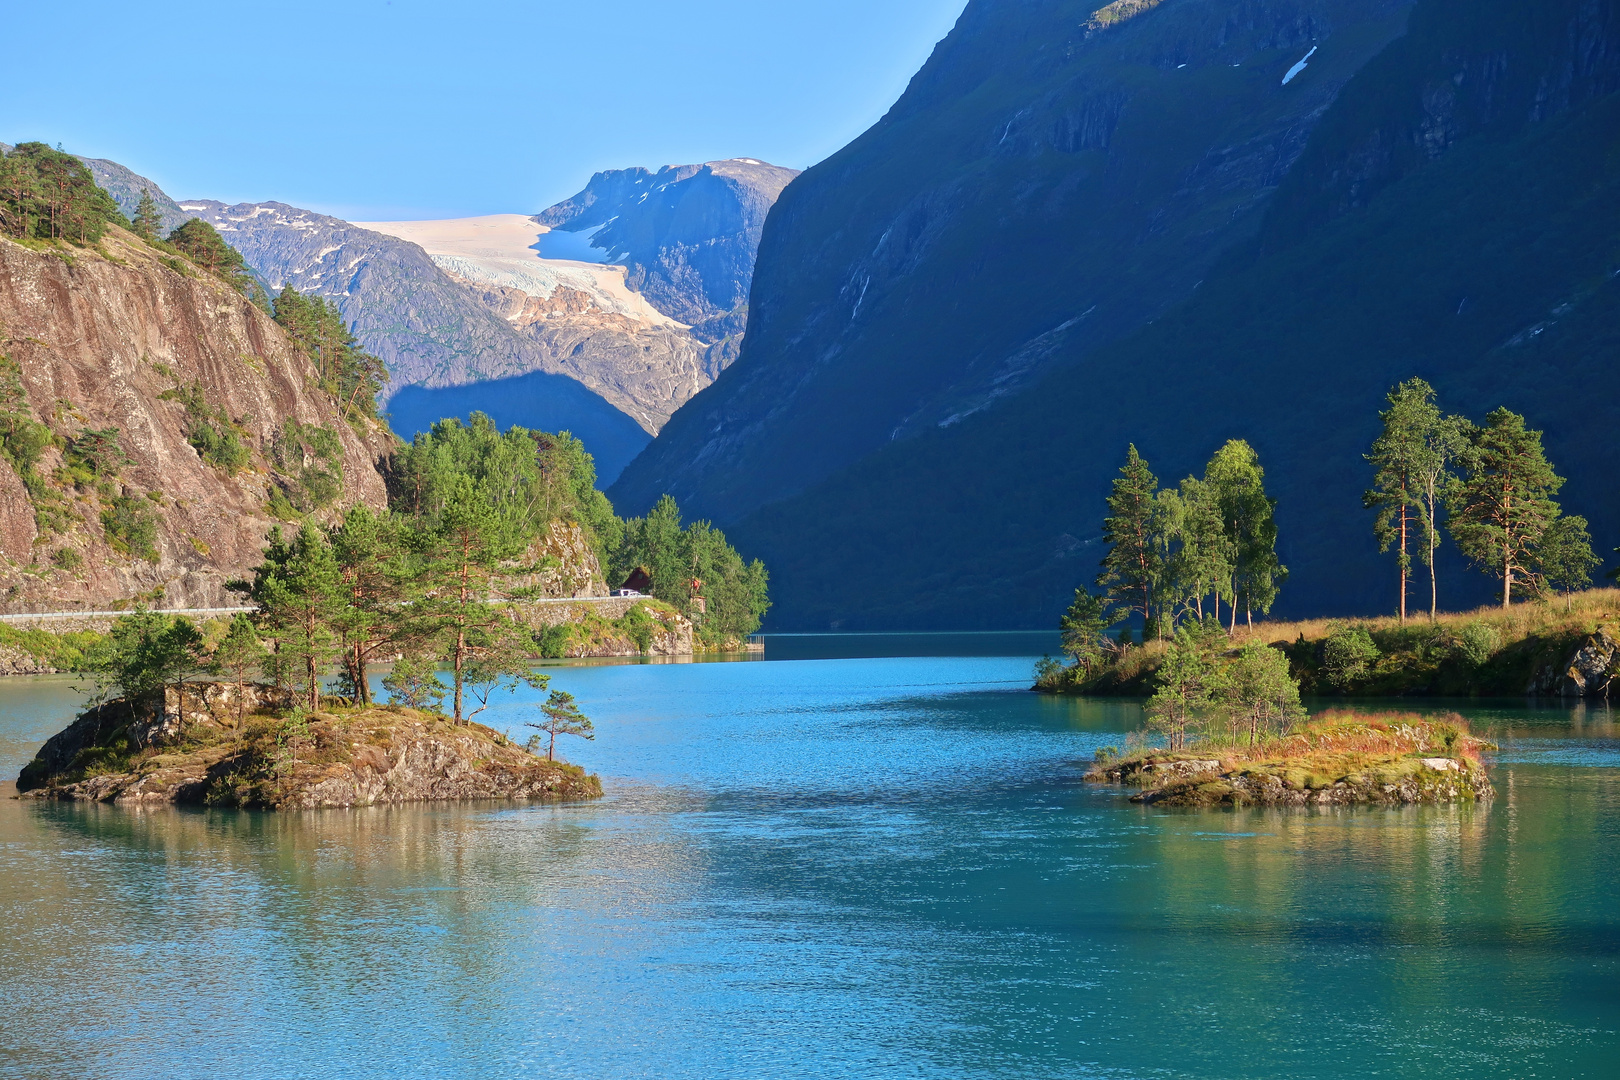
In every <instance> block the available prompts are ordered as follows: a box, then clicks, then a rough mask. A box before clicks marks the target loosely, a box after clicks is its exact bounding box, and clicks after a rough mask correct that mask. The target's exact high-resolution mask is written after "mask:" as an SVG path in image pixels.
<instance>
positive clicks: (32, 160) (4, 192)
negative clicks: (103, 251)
mask: <svg viewBox="0 0 1620 1080" xmlns="http://www.w3.org/2000/svg"><path fill="white" fill-rule="evenodd" d="M109 224H118V225H126V226H127V225H128V224H129V222H127V221H125V220H124V215H123V214H122V213H120V212H119V209H118V204H117V203H115V202H113V199H112V196H111V195H108V194H107V193H106V192H105V191H103V190H101V188H99V187H97V186H96V182H95V180H94V179H93V178H92V177H91V175H90V170H89V169H88V168H86V167H85V165H84V163H83V162H82V161H80V160H79V159H78V158H76V157H74V156H73V155H72V154H67V153H64V152H62V151H61V150H52V149H51V148H50V147H49V146H47V145H45V144H44V143H41V142H27V143H22V144H21V145H19V146H16V147H14V148H13V149H12V150H11V152H10V153H5V152H3V151H0V231H3V232H4V234H5V235H6V236H9V237H12V238H13V239H16V240H66V241H69V242H71V243H75V244H81V245H83V244H93V243H95V242H96V241H97V240H100V239H101V237H102V234H103V233H105V232H106V231H107V226H108V225H109Z"/></svg>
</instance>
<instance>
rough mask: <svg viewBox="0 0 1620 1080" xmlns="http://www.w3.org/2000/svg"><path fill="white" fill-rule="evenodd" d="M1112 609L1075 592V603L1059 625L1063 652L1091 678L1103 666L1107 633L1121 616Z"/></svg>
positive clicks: (1100, 600)
mask: <svg viewBox="0 0 1620 1080" xmlns="http://www.w3.org/2000/svg"><path fill="white" fill-rule="evenodd" d="M1112 607H1113V605H1112V604H1111V603H1109V602H1108V601H1107V600H1105V599H1103V598H1102V597H1099V596H1096V595H1095V594H1093V593H1090V592H1088V591H1086V590H1085V589H1076V590H1074V603H1072V604H1070V605H1069V610H1068V611H1066V612H1064V613H1063V618H1062V619H1060V620H1059V621H1058V631H1059V633H1060V635H1061V636H1062V641H1063V651H1064V652H1066V653H1068V654H1069V656H1070V657H1072V658H1073V660H1074V666H1075V667H1076V668H1078V669H1079V670H1080V671H1082V672H1084V673H1085V674H1086V675H1090V674H1092V673H1093V672H1095V671H1096V670H1097V669H1098V668H1100V667H1101V666H1102V663H1103V659H1104V656H1105V652H1104V650H1105V649H1106V648H1107V646H1108V636H1107V631H1108V628H1109V627H1110V626H1113V625H1114V624H1115V623H1117V622H1119V620H1120V615H1119V614H1118V613H1116V612H1114V611H1112V610H1111V608H1112Z"/></svg>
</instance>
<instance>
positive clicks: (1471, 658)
mask: <svg viewBox="0 0 1620 1080" xmlns="http://www.w3.org/2000/svg"><path fill="white" fill-rule="evenodd" d="M1501 647H1502V634H1501V632H1500V631H1498V630H1497V629H1496V627H1494V626H1492V625H1491V624H1490V623H1488V622H1471V623H1469V624H1468V625H1466V626H1464V627H1463V628H1462V630H1460V631H1459V632H1458V633H1457V640H1456V643H1455V644H1453V645H1452V652H1453V653H1454V654H1455V655H1456V657H1457V659H1458V660H1461V661H1462V662H1463V663H1464V664H1466V665H1468V666H1469V667H1471V668H1477V667H1484V666H1485V662H1486V661H1487V660H1489V659H1490V658H1491V657H1492V656H1494V655H1495V654H1496V650H1498V649H1500V648H1501Z"/></svg>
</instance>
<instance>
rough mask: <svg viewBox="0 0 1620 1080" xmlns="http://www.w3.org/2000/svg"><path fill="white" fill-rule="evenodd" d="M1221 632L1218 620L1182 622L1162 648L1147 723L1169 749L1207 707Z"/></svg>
mask: <svg viewBox="0 0 1620 1080" xmlns="http://www.w3.org/2000/svg"><path fill="white" fill-rule="evenodd" d="M1223 636H1224V635H1222V634H1221V626H1220V622H1219V620H1217V619H1215V618H1213V617H1211V618H1209V619H1206V620H1203V621H1200V622H1197V623H1193V624H1191V625H1189V626H1182V627H1180V628H1178V629H1177V630H1176V633H1175V637H1174V638H1172V639H1171V641H1170V644H1169V645H1168V646H1166V648H1165V651H1164V662H1163V663H1162V664H1160V665H1159V670H1158V672H1157V674H1156V675H1155V679H1156V680H1157V683H1158V689H1156V690H1155V691H1154V692H1153V696H1152V697H1150V698H1149V699H1148V703H1147V716H1148V726H1149V727H1151V728H1153V729H1154V730H1155V731H1162V732H1163V733H1164V735H1165V738H1166V739H1167V741H1168V742H1169V744H1170V746H1169V748H1170V750H1171V751H1172V752H1175V751H1180V750H1183V749H1185V748H1186V745H1187V730H1188V728H1190V727H1192V726H1193V725H1194V724H1196V723H1197V722H1198V721H1199V720H1200V719H1202V717H1203V716H1204V714H1205V713H1206V712H1207V711H1208V710H1209V708H1210V705H1211V703H1212V701H1213V695H1214V691H1215V689H1216V685H1217V681H1218V672H1217V670H1216V666H1215V650H1214V643H1215V642H1216V641H1217V640H1219V639H1220V638H1221V637H1223Z"/></svg>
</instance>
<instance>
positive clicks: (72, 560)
mask: <svg viewBox="0 0 1620 1080" xmlns="http://www.w3.org/2000/svg"><path fill="white" fill-rule="evenodd" d="M51 565H52V566H57V567H60V568H61V569H63V570H77V569H78V568H79V567H81V566H83V565H84V556H83V555H80V554H79V550H78V548H70V547H65V548H57V549H56V551H54V552H53V553H52V554H51Z"/></svg>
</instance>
